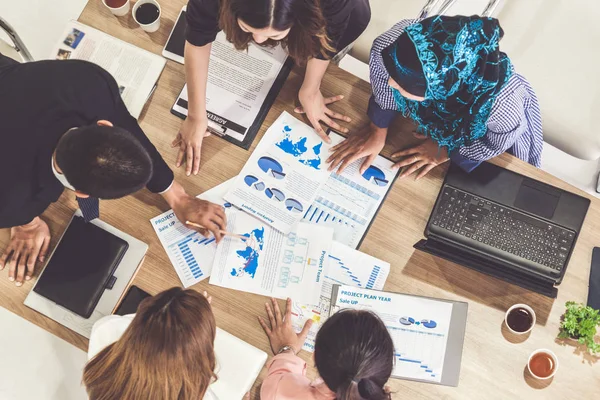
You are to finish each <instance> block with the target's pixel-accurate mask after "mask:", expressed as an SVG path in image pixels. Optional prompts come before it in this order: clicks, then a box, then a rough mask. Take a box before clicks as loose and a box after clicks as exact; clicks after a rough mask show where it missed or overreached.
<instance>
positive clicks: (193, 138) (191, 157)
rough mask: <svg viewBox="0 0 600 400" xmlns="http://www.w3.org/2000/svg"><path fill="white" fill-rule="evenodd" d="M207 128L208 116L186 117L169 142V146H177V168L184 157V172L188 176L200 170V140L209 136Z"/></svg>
mask: <svg viewBox="0 0 600 400" xmlns="http://www.w3.org/2000/svg"><path fill="white" fill-rule="evenodd" d="M207 129H208V118H206V117H204V118H199V119H195V118H192V117H189V116H188V117H187V118H186V119H185V121H183V124H182V125H181V129H180V130H179V133H178V134H177V137H176V138H175V140H173V142H172V143H171V147H177V146H179V152H178V153H177V168H179V167H180V166H181V164H182V162H183V159H184V157H185V174H186V175H187V176H190V174H191V173H193V174H194V175H197V174H198V171H199V170H200V153H201V150H202V141H203V140H204V138H205V137H207V136H210V132H209V131H208V130H207Z"/></svg>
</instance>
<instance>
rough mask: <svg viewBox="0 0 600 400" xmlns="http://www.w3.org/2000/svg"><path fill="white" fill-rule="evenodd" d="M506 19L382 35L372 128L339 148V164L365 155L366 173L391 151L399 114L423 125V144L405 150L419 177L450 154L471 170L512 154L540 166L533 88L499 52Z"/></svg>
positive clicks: (435, 20) (415, 25) (402, 26)
mask: <svg viewBox="0 0 600 400" xmlns="http://www.w3.org/2000/svg"><path fill="white" fill-rule="evenodd" d="M502 36H503V31H502V28H501V27H500V25H499V23H498V20H496V19H493V18H484V17H478V16H472V17H464V16H456V17H445V16H435V17H431V18H427V19H424V20H422V21H413V20H405V21H401V22H399V23H398V24H396V25H395V26H394V27H393V28H392V29H390V30H389V31H388V32H386V33H384V34H383V35H381V36H380V37H378V38H377V39H376V40H375V42H374V44H373V48H372V49H371V59H370V71H371V85H372V88H373V96H372V97H371V100H370V101H369V109H368V111H367V114H368V115H369V118H370V119H371V124H370V127H369V129H368V131H367V132H366V133H364V132H361V133H360V134H354V135H351V136H350V137H349V138H348V140H346V141H344V142H342V143H341V144H339V145H338V146H336V147H334V149H333V154H332V155H331V157H330V159H329V161H330V162H331V167H330V168H331V169H334V168H336V167H338V166H339V170H340V171H343V169H344V168H345V167H346V166H347V165H349V164H350V163H352V162H354V161H356V160H358V159H360V158H363V157H365V160H364V161H363V163H362V166H361V168H360V170H361V172H364V171H365V170H366V169H367V168H368V166H369V165H370V164H371V162H372V161H373V160H374V159H375V157H376V156H377V154H379V152H380V151H381V150H382V149H383V147H384V145H385V139H386V137H387V133H388V127H389V125H390V124H391V122H392V120H393V119H394V118H395V117H396V116H397V115H398V114H402V115H403V116H405V117H407V118H410V119H411V120H412V121H414V122H415V123H416V125H417V134H416V136H417V137H419V138H421V139H422V142H421V143H420V144H419V145H418V146H415V147H412V148H410V149H406V150H402V151H398V152H396V153H394V154H393V157H394V158H399V157H402V159H401V160H400V161H398V162H397V163H396V164H395V167H397V168H400V167H406V168H405V170H404V171H403V173H402V174H401V175H400V176H401V177H403V176H408V175H411V174H413V173H415V172H418V173H417V178H421V177H423V176H425V175H426V174H427V173H428V172H429V171H430V170H431V169H433V168H434V167H436V166H437V165H440V164H442V163H444V162H446V161H448V160H449V159H450V160H452V161H453V162H455V163H457V164H458V165H459V166H461V167H462V168H463V169H465V170H466V171H471V170H473V169H474V168H476V167H477V166H478V165H479V164H480V163H481V162H483V161H485V160H488V159H490V158H493V157H495V156H497V155H499V154H502V153H504V152H505V151H508V152H509V153H511V154H514V155H515V156H517V157H519V158H521V159H522V160H524V161H527V162H529V163H530V164H533V165H535V166H538V167H539V165H540V162H541V150H542V143H543V133H542V124H541V117H540V110H539V105H538V102H537V98H536V96H535V93H534V92H533V89H532V88H531V86H530V85H529V83H528V82H527V81H526V80H525V78H523V77H522V76H521V75H519V74H517V73H516V72H515V71H514V67H513V65H512V63H511V62H510V59H509V58H508V56H507V55H506V54H505V53H503V52H501V51H500V50H499V42H500V39H501V38H502Z"/></svg>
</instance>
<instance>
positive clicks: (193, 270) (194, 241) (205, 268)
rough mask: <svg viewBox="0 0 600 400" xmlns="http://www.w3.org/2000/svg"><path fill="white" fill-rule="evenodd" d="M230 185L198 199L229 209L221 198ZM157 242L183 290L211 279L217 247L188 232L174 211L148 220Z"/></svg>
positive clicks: (204, 194)
mask: <svg viewBox="0 0 600 400" xmlns="http://www.w3.org/2000/svg"><path fill="white" fill-rule="evenodd" d="M232 183H233V179H230V180H228V181H226V182H223V183H221V184H220V185H218V186H215V187H214V188H212V189H210V190H208V191H206V192H204V193H202V194H201V195H199V196H198V197H199V198H200V199H203V200H208V201H210V202H213V203H215V204H221V205H223V206H224V207H225V208H227V207H231V205H230V204H229V203H227V202H226V201H225V200H223V196H224V195H225V193H227V191H228V190H229V188H230V187H231V185H232ZM150 223H151V224H152V227H153V228H154V231H155V232H156V234H157V235H158V238H159V239H160V243H161V244H162V245H163V247H164V249H165V251H166V252H167V255H168V256H169V260H171V264H173V267H174V268H175V271H176V272H177V275H178V276H179V279H180V280H181V283H182V284H183V287H186V288H188V287H190V286H192V285H195V284H196V283H198V282H200V281H201V280H203V279H206V278H207V277H209V276H210V272H211V270H212V264H213V260H214V258H215V252H216V250H217V245H216V243H215V238H214V237H210V238H208V239H207V238H205V237H204V236H202V235H201V234H200V233H198V232H196V231H194V230H192V229H190V228H188V227H187V226H185V225H184V224H183V223H181V221H179V220H178V219H177V217H176V216H175V213H174V212H173V210H169V211H165V212H164V213H162V214H160V215H159V216H157V217H154V218H152V219H151V220H150Z"/></svg>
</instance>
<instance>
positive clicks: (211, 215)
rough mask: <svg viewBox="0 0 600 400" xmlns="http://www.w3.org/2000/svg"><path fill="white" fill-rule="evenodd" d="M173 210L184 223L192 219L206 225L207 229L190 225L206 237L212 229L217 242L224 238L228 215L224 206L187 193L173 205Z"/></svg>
mask: <svg viewBox="0 0 600 400" xmlns="http://www.w3.org/2000/svg"><path fill="white" fill-rule="evenodd" d="M173 211H175V216H177V218H178V219H179V221H181V222H182V223H183V224H185V221H190V222H195V223H197V224H199V225H202V226H203V227H205V228H206V229H202V228H195V227H193V226H189V225H188V227H189V228H191V229H194V230H197V231H198V232H200V233H201V234H202V235H204V236H205V237H208V231H210V232H211V233H212V234H213V235H214V237H215V239H216V240H217V243H219V242H220V241H221V239H222V238H223V234H222V233H221V230H224V229H225V228H226V227H227V217H226V216H225V211H224V210H223V207H221V206H219V205H217V204H214V203H211V202H208V201H206V200H200V199H199V198H197V197H192V196H190V195H188V194H186V195H185V196H183V198H182V199H180V200H179V201H178V202H177V203H176V204H175V205H174V206H173Z"/></svg>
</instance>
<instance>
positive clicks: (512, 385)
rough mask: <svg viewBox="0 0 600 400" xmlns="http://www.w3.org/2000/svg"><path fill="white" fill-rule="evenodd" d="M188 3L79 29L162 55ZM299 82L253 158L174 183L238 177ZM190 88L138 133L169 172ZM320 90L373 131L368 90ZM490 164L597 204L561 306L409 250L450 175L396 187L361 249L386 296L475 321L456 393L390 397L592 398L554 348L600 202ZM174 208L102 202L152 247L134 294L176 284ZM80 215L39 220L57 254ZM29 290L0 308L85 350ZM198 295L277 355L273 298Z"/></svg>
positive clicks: (570, 357)
mask: <svg viewBox="0 0 600 400" xmlns="http://www.w3.org/2000/svg"><path fill="white" fill-rule="evenodd" d="M183 4H184V1H183V0H169V1H164V0H163V1H161V6H162V10H163V17H162V25H161V29H160V30H159V31H158V32H156V33H153V34H147V33H145V32H144V31H142V30H141V29H139V28H137V27H136V25H135V22H134V21H133V19H132V17H131V16H127V17H120V18H116V17H114V16H113V15H112V14H110V13H109V12H108V10H106V9H105V8H104V6H103V5H102V3H101V1H100V0H91V1H90V2H89V3H88V5H87V7H86V8H85V10H84V12H83V14H82V16H81V18H80V21H81V22H82V23H84V24H87V25H90V26H93V27H95V28H97V29H100V30H102V31H104V32H107V33H109V34H111V35H113V36H116V37H118V38H120V39H123V40H125V41H127V42H130V43H133V44H134V45H136V46H139V47H141V48H144V49H146V50H149V51H151V52H153V53H156V54H160V53H161V51H162V47H163V45H164V43H165V42H166V39H167V37H168V34H169V32H170V30H171V28H172V27H173V24H174V22H175V19H176V18H177V15H178V13H179V10H180V8H181V6H182V5H183ZM302 77H303V70H302V69H299V68H297V69H295V70H294V71H292V73H291V74H290V77H289V78H288V80H287V82H286V84H285V86H284V88H283V89H282V91H281V93H280V95H279V97H278V99H277V101H276V102H275V104H274V105H273V107H272V108H271V110H270V112H269V114H268V116H267V118H266V120H265V123H264V124H263V127H262V129H261V131H260V133H259V135H258V137H257V139H256V140H255V141H254V143H253V145H252V147H251V149H250V151H245V150H243V149H240V148H239V147H236V146H234V145H232V144H230V143H228V142H226V141H224V140H222V139H220V138H217V137H214V136H211V137H208V138H206V139H205V140H204V145H203V151H202V166H201V169H200V174H199V175H198V176H195V177H186V176H185V174H184V171H183V170H181V169H178V170H175V177H176V179H177V180H178V181H179V182H181V183H182V184H183V185H184V187H185V188H186V190H187V191H188V192H189V193H192V194H198V193H201V192H204V191H205V190H207V189H210V188H211V187H213V186H216V185H218V184H219V183H221V182H223V181H224V180H226V179H229V178H231V177H233V176H235V175H237V173H238V172H239V171H240V170H241V168H242V166H243V165H244V163H245V161H246V160H247V158H248V157H249V156H250V152H251V151H253V150H254V148H255V146H256V144H257V143H258V141H259V140H260V139H261V137H262V136H263V134H264V131H265V130H266V128H267V127H269V126H270V125H271V124H272V123H273V121H274V120H275V119H276V118H277V116H279V114H280V113H281V112H282V111H288V112H290V113H292V112H293V108H294V106H295V104H296V103H297V91H298V89H299V87H300V85H301V82H302ZM183 84H184V70H183V66H182V65H179V64H176V63H174V62H172V61H168V62H167V66H166V68H165V71H164V72H163V75H162V77H161V79H160V81H159V86H158V89H157V90H156V91H155V93H154V95H153V96H152V98H151V99H150V101H149V102H148V104H147V106H146V108H145V110H144V112H143V113H142V117H141V119H140V121H141V122H140V123H141V126H142V128H143V129H144V131H145V132H146V134H147V135H148V136H149V137H150V139H151V140H152V142H153V143H154V144H155V145H156V147H157V148H158V149H159V151H160V153H161V154H162V155H163V157H164V158H165V160H166V161H167V163H168V164H169V165H170V166H174V163H175V157H176V150H175V149H172V148H171V147H170V143H171V141H172V140H173V139H174V137H175V136H176V134H177V132H178V129H179V127H180V125H181V120H180V119H179V118H177V117H175V116H173V115H171V114H170V108H171V105H172V104H173V103H174V101H175V99H176V97H177V95H178V93H179V91H180V90H181V88H182V87H183ZM322 90H323V94H324V95H326V96H329V95H337V94H343V95H344V96H345V99H344V100H343V101H341V102H339V103H336V104H335V105H334V106H333V109H334V110H335V111H338V112H342V113H345V114H347V115H349V116H350V117H352V123H350V124H349V128H351V131H356V130H358V129H360V128H361V127H363V126H366V125H367V123H368V119H367V116H366V108H367V102H368V99H369V97H370V87H369V85H368V84H367V83H366V82H364V81H362V80H360V79H359V78H357V77H354V76H352V75H350V74H348V73H346V72H344V71H342V70H340V69H339V68H337V67H335V66H331V67H330V68H329V71H328V73H327V75H326V76H325V79H324V82H323V87H322ZM305 121H306V120H305ZM306 122H307V121H306ZM412 129H413V128H412V124H411V123H410V122H408V121H405V120H402V119H401V118H399V119H398V121H396V122H395V124H394V125H393V127H392V129H391V134H390V139H389V143H388V145H387V146H386V148H385V149H384V153H383V154H384V155H387V156H389V155H390V154H391V153H392V152H393V151H394V150H398V149H400V148H402V147H406V146H407V145H409V144H410V143H411V141H412V140H413V139H412V136H411V135H410V132H411V131H412ZM493 162H494V163H496V164H498V165H500V166H502V167H505V168H508V169H511V170H515V171H517V172H520V173H523V174H526V175H528V176H531V177H533V178H535V179H538V180H541V181H544V182H547V183H549V184H552V185H555V186H558V187H561V188H564V189H567V190H571V191H574V192H576V193H578V194H580V195H582V196H585V197H588V198H590V199H591V201H592V204H591V206H590V209H589V212H588V215H587V218H586V222H585V224H584V226H583V229H582V231H581V235H580V238H579V240H578V243H577V246H576V248H575V251H574V253H573V256H572V258H571V262H570V264H569V268H568V271H567V273H566V276H565V278H564V281H563V283H562V285H561V286H560V290H559V295H558V299H556V300H551V299H547V298H545V297H543V296H540V295H537V294H534V293H531V292H528V291H526V290H524V289H521V288H519V287H517V286H514V285H511V284H509V283H506V282H504V281H501V280H498V279H495V278H491V277H488V276H486V275H483V274H480V273H478V272H475V271H472V270H470V269H467V268H464V267H461V266H459V265H456V264H453V263H450V262H446V261H443V260H441V259H438V258H435V257H432V256H430V255H427V254H424V253H421V252H419V251H416V250H414V249H413V247H412V246H413V244H414V243H416V242H417V241H418V240H419V239H421V238H422V237H423V231H424V229H425V224H426V222H427V219H428V217H429V214H430V213H431V209H432V207H433V204H434V202H435V199H436V196H437V193H438V191H439V188H440V186H441V184H442V178H443V175H444V174H445V171H446V167H440V168H437V169H435V170H434V171H432V172H431V173H430V174H429V175H427V176H426V177H425V178H423V179H422V180H421V181H419V182H418V183H417V182H415V181H414V180H413V179H410V178H408V179H403V180H398V181H397V182H396V183H395V185H394V188H393V189H392V190H391V192H390V194H389V196H388V198H387V200H386V201H385V203H384V205H383V207H382V208H381V211H380V212H379V214H378V216H377V219H376V220H375V221H374V223H373V225H372V227H371V229H370V231H369V233H368V235H367V237H366V239H365V240H364V242H363V244H362V246H361V249H360V250H361V251H363V252H366V253H368V254H371V255H373V256H375V257H378V258H381V259H383V260H386V261H389V262H390V263H391V264H392V269H391V273H390V276H389V278H388V281H387V284H386V286H385V290H387V291H392V292H402V293H408V294H416V295H424V296H432V297H440V298H445V299H451V300H460V301H467V302H468V303H469V315H468V323H467V331H466V338H465V344H464V353H463V358H462V370H461V378H460V384H459V387H458V388H450V387H442V386H437V385H429V384H423V383H414V382H409V381H402V380H392V381H391V382H390V386H391V387H392V389H393V391H394V392H395V393H396V394H395V395H394V398H411V399H415V400H420V399H440V398H443V399H460V400H463V399H477V398H485V399H502V400H505V399H517V398H522V399H525V398H527V399H559V398H567V399H591V398H595V396H597V393H598V388H599V387H600V365H599V364H598V358H594V357H591V356H588V355H586V354H585V353H582V352H581V351H580V350H581V349H580V348H578V347H575V346H573V345H571V344H565V343H562V342H559V341H556V340H555V338H556V335H557V333H558V326H559V323H560V317H561V315H562V313H563V312H564V303H565V302H566V301H567V300H575V301H580V302H585V300H586V295H587V286H588V276H589V269H590V260H591V252H592V248H593V247H594V246H595V245H600V200H598V199H596V198H592V197H591V196H588V195H587V194H585V193H583V192H581V191H579V190H577V189H575V188H573V187H571V186H569V185H568V184H566V183H564V182H561V181H560V180H558V179H556V178H554V177H552V176H550V175H548V174H547V173H545V172H543V171H541V170H538V169H536V168H534V167H532V166H530V165H528V164H526V163H524V162H522V161H520V160H518V159H516V158H514V157H512V156H510V155H506V154H505V155H502V156H500V157H498V158H496V159H495V160H493ZM167 208H168V206H167V204H166V203H165V202H164V201H163V200H162V199H161V198H160V196H156V195H153V194H152V193H150V192H148V191H147V190H142V191H140V192H138V193H136V194H135V195H132V196H129V197H127V198H124V199H120V200H113V201H102V204H101V218H102V220H104V221H105V222H107V223H109V224H111V225H113V226H115V227H116V228H118V229H121V230H123V231H125V232H128V233H129V234H131V235H133V236H135V237H137V238H138V239H140V240H142V241H144V242H146V243H148V244H149V246H150V248H149V251H148V254H147V257H146V260H145V262H144V264H143V265H142V267H141V269H140V271H139V273H138V274H137V276H136V278H135V281H134V284H136V285H137V286H139V287H140V288H142V289H144V290H146V291H148V292H149V293H151V294H156V293H158V292H160V291H162V290H165V289H168V288H170V287H173V286H180V285H181V283H180V281H179V279H178V278H177V275H176V273H175V270H174V269H173V267H172V266H171V263H170V262H169V259H168V257H167V255H166V253H165V251H164V250H163V248H162V246H161V244H160V242H159V240H158V237H157V236H156V234H155V233H154V230H153V229H152V226H151V225H150V223H149V219H150V218H152V217H154V216H156V215H158V214H159V213H161V212H163V211H165V210H167ZM75 209H76V202H75V201H74V199H73V195H72V194H70V193H69V192H68V191H65V193H63V196H62V197H61V198H60V200H59V201H58V202H57V203H55V204H53V205H51V206H50V207H49V208H48V210H46V212H45V213H44V214H43V216H42V217H43V218H44V219H45V220H46V221H47V222H48V224H49V226H50V229H51V232H52V235H53V238H54V239H53V241H52V246H54V245H55V244H56V238H57V237H59V234H60V233H61V232H62V231H63V230H64V229H65V226H66V223H67V221H68V220H69V217H70V215H71V214H72V213H73V212H74V210H75ZM8 238H9V231H8V230H2V231H0V249H3V248H5V246H6V244H7V243H8ZM38 269H39V268H38ZM36 273H39V271H37V272H36ZM3 274H5V273H3ZM31 287H32V283H31V282H29V283H25V284H24V286H23V287H21V288H17V287H16V286H15V285H14V284H12V283H11V282H9V281H8V280H7V279H6V278H5V276H3V277H2V279H0V305H1V306H3V307H5V308H7V309H9V310H11V311H12V312H15V313H16V314H18V315H21V316H22V317H24V318H26V319H28V320H30V321H32V322H33V323H35V324H37V325H39V326H41V327H43V328H44V329H46V330H48V331H50V332H52V333H54V334H56V335H57V336H59V337H61V338H63V339H65V340H67V341H69V342H70V343H72V344H73V345H75V346H77V347H80V348H82V349H86V347H87V340H86V339H85V338H83V337H81V336H79V335H77V334H75V333H73V332H71V331H69V330H68V329H66V328H64V327H62V326H60V325H59V324H57V323H55V322H53V321H51V320H49V319H48V318H46V317H44V316H41V315H40V314H38V313H36V312H34V311H32V310H30V309H28V308H27V307H25V306H24V305H23V300H24V299H25V297H26V295H27V293H28V292H29V291H30V290H31ZM194 289H195V290H199V291H203V290H207V291H209V293H210V294H211V295H212V296H213V299H214V300H213V309H214V312H215V315H216V319H217V324H218V325H219V327H221V328H222V329H225V330H226V331H228V332H230V333H232V334H234V335H236V336H238V337H240V338H242V339H243V340H245V341H247V342H248V343H251V344H252V345H254V346H257V347H259V348H261V349H263V350H265V351H267V352H269V353H270V350H269V344H268V342H267V338H266V336H265V334H264V333H263V332H262V329H261V327H260V326H259V324H258V322H257V320H256V316H257V315H262V314H263V313H264V303H265V301H266V300H267V299H266V298H265V297H262V296H257V295H253V294H248V293H242V292H237V291H233V290H227V289H224V288H220V287H216V286H209V284H208V280H205V281H203V282H201V283H199V284H197V285H196V286H194ZM517 302H525V303H528V304H529V305H531V306H532V307H533V308H534V309H535V311H536V313H537V315H538V324H537V326H536V327H535V328H534V330H533V331H532V332H531V334H530V335H529V336H528V337H527V338H526V340H525V341H521V342H518V341H517V340H516V338H514V337H511V336H510V334H509V333H507V332H506V330H505V329H504V328H503V326H502V321H503V318H504V312H505V310H506V309H507V308H508V307H509V306H510V305H512V304H514V303H517ZM3 345H6V344H3ZM538 348H549V349H552V350H553V351H554V352H555V353H556V354H557V355H558V358H559V361H560V368H559V371H558V373H557V375H556V376H555V377H554V378H553V380H552V381H551V382H549V383H546V384H543V385H542V384H539V383H537V382H535V381H534V380H532V378H530V377H529V376H528V375H527V373H525V363H526V362H527V359H528V356H529V354H530V353H531V352H532V351H533V350H535V349H538ZM301 357H303V358H304V359H305V360H306V361H307V362H308V364H309V369H308V376H309V377H311V378H314V377H316V375H317V373H316V371H315V369H314V368H313V363H312V356H311V354H308V353H305V352H302V353H301ZM265 374H266V370H265V369H263V371H262V373H261V375H260V377H259V379H258V381H257V382H256V384H255V386H254V389H253V391H252V398H253V399H258V397H259V395H258V388H259V386H260V383H261V381H262V379H263V378H264V376H265Z"/></svg>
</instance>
